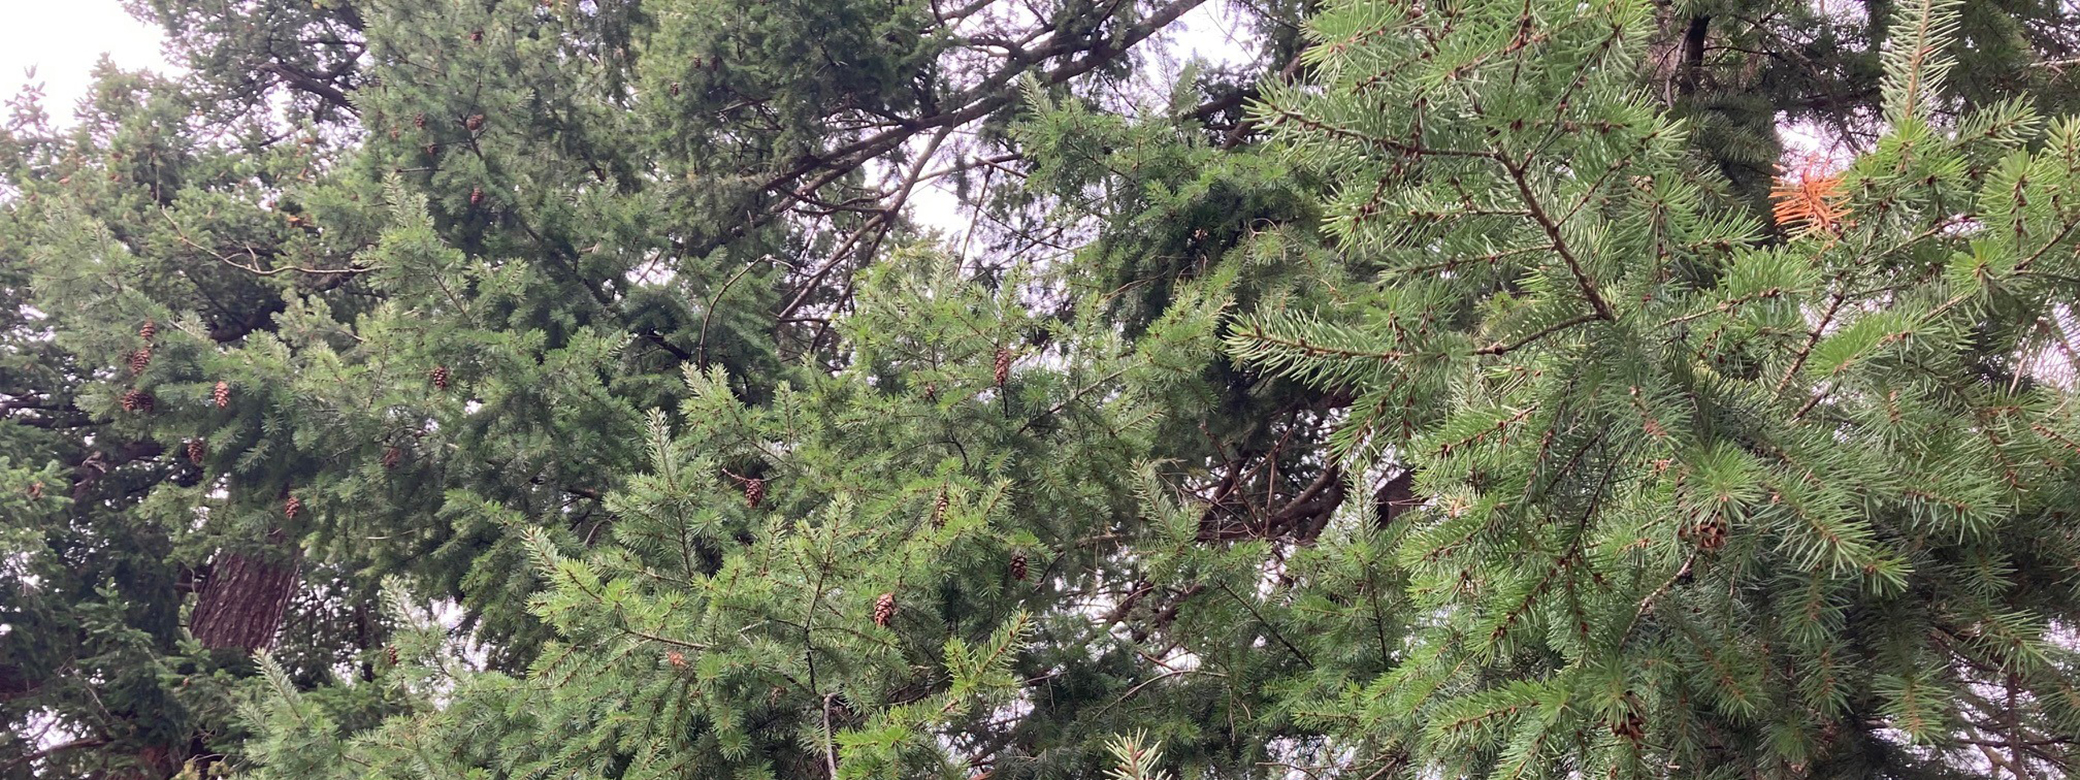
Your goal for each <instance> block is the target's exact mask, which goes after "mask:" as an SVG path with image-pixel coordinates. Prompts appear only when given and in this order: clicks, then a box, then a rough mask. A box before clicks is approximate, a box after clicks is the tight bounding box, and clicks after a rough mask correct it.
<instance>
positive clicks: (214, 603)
mask: <svg viewBox="0 0 2080 780" xmlns="http://www.w3.org/2000/svg"><path fill="white" fill-rule="evenodd" d="M268 542H269V544H270V545H272V546H273V547H274V549H273V550H269V551H267V553H264V554H247V553H238V552H228V551H227V552H220V553H218V554H217V559H216V560H215V561H213V562H211V564H210V568H209V575H208V576H207V577H206V578H205V579H204V580H203V581H202V590H201V593H200V595H199V597H198V598H197V600H196V602H195V612H194V614H193V615H192V616H191V617H190V619H189V621H188V631H189V633H192V634H194V635H195V638H196V639H197V640H200V641H201V642H202V644H203V646H205V647H209V648H212V649H217V648H237V649H240V650H243V651H245V652H248V653H250V652H253V651H256V650H261V649H265V648H267V647H268V646H270V645H273V644H274V635H275V631H276V629H278V628H280V627H281V625H282V613H283V612H285V611H286V610H287V609H288V607H289V596H290V595H292V594H294V593H295V592H296V575H297V566H298V563H299V562H300V560H301V559H302V556H303V554H302V550H299V549H296V548H294V547H292V546H290V545H287V544H284V543H283V535H282V532H281V531H279V530H277V531H274V532H272V533H270V534H269V535H268Z"/></svg>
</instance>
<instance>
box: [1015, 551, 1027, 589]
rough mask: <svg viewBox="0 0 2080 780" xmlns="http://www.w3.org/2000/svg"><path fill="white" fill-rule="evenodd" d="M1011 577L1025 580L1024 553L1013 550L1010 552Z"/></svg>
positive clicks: (1020, 580) (1021, 580)
mask: <svg viewBox="0 0 2080 780" xmlns="http://www.w3.org/2000/svg"><path fill="white" fill-rule="evenodd" d="M1011 578H1012V579H1014V580H1018V581H1019V582H1025V581H1026V554H1025V553H1023V552H1015V553H1012V554H1011Z"/></svg>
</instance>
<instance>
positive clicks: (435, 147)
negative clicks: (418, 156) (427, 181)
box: [419, 144, 441, 157]
mask: <svg viewBox="0 0 2080 780" xmlns="http://www.w3.org/2000/svg"><path fill="white" fill-rule="evenodd" d="M419 150H420V151H423V152H425V153H426V156H428V157H432V156H434V155H436V154H440V153H441V145H440V144H427V145H425V146H421V147H419Z"/></svg>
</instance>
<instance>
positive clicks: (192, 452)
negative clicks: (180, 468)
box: [188, 439, 209, 466]
mask: <svg viewBox="0 0 2080 780" xmlns="http://www.w3.org/2000/svg"><path fill="white" fill-rule="evenodd" d="M206 457H209V444H208V443H207V442H204V441H203V440H201V439H189V440H188V462H189V463H193V464H195V465H197V466H200V465H202V459H203V458H206Z"/></svg>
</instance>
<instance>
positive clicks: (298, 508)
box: [282, 496, 303, 520]
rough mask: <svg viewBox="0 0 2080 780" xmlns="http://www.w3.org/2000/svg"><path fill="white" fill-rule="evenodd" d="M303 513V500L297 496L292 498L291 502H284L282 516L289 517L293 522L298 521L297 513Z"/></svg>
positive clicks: (290, 498)
mask: <svg viewBox="0 0 2080 780" xmlns="http://www.w3.org/2000/svg"><path fill="white" fill-rule="evenodd" d="M302 511H303V499H300V498H297V497H295V496H290V497H289V500H287V501H283V502H282V514H284V515H287V516H288V518H289V519H291V520H294V519H296V515H297V513H299V512H302Z"/></svg>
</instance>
